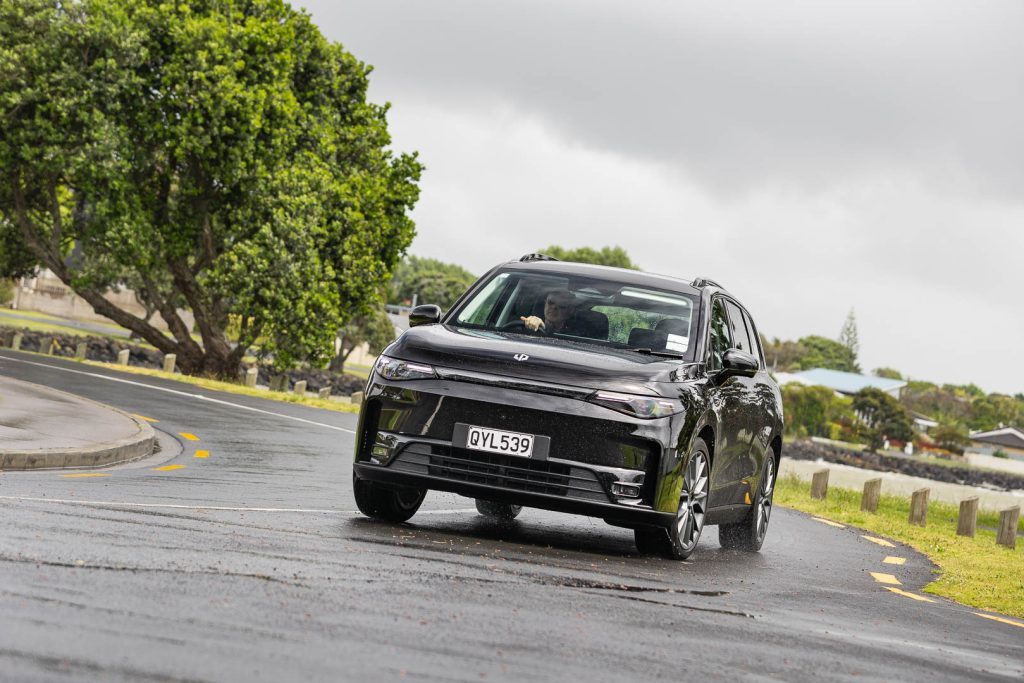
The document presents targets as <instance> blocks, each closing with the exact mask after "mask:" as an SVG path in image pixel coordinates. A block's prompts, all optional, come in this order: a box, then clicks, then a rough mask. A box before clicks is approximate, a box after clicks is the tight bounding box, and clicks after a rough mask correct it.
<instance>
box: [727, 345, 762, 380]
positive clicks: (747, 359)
mask: <svg viewBox="0 0 1024 683" xmlns="http://www.w3.org/2000/svg"><path fill="white" fill-rule="evenodd" d="M759 369H760V363H758V361H757V359H756V358H754V357H753V356H752V355H750V354H749V353H747V352H746V351H740V350H739V349H729V350H728V351H726V352H725V355H724V356H722V378H723V379H725V378H726V377H729V376H732V375H740V376H741V377H753V376H754V375H756V374H757V371H758V370H759Z"/></svg>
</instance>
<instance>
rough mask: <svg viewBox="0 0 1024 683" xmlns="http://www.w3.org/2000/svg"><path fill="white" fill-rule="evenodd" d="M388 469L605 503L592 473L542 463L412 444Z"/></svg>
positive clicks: (492, 454)
mask: <svg viewBox="0 0 1024 683" xmlns="http://www.w3.org/2000/svg"><path fill="white" fill-rule="evenodd" d="M390 467H391V469H394V470H398V471H402V472H410V473H414V474H426V475H429V476H432V477H439V478H442V479H450V480H454V481H464V482H468V483H472V484H484V485H487V486H494V487H497V488H503V489H509V490H513V491H526V492H529V493H543V494H547V495H549V496H565V497H566V498H579V499H583V500H594V501H600V502H608V501H609V498H608V494H607V493H605V491H604V488H603V487H602V486H601V484H600V482H599V481H598V480H597V476H596V475H595V474H594V473H593V472H592V471H590V470H587V469H584V468H582V467H572V466H570V465H563V464H561V463H552V462H547V461H545V460H529V459H525V458H516V457H514V456H507V455H499V454H497V453H484V452H481V451H471V450H468V449H464V448H453V447H451V446H441V445H436V444H424V443H412V444H409V445H408V446H406V447H405V448H404V449H403V450H402V451H401V452H400V453H399V454H398V455H396V456H395V459H394V460H393V461H392V463H391V465H390Z"/></svg>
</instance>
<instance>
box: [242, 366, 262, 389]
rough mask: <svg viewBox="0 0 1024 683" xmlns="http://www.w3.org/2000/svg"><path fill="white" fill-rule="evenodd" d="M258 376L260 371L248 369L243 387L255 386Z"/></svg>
mask: <svg viewBox="0 0 1024 683" xmlns="http://www.w3.org/2000/svg"><path fill="white" fill-rule="evenodd" d="M259 376H260V371H259V370H257V369H256V368H249V369H248V370H246V371H245V386H247V387H254V386H256V380H257V379H258V378H259Z"/></svg>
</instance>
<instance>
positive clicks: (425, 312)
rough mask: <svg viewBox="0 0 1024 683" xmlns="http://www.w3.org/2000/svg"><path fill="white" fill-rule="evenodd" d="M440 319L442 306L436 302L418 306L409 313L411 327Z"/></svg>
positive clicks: (429, 323)
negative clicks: (435, 303)
mask: <svg viewBox="0 0 1024 683" xmlns="http://www.w3.org/2000/svg"><path fill="white" fill-rule="evenodd" d="M439 320H441V307H440V306H435V305H434V304H423V305H422V306H417V307H416V308H414V309H412V312H410V313H409V327H419V326H420V325H433V324H434V323H436V322H438V321H439Z"/></svg>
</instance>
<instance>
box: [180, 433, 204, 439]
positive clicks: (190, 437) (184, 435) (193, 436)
mask: <svg viewBox="0 0 1024 683" xmlns="http://www.w3.org/2000/svg"><path fill="white" fill-rule="evenodd" d="M178 434H180V435H181V438H183V439H188V440H189V441H199V437H198V436H196V435H195V434H190V433H188V432H178Z"/></svg>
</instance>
